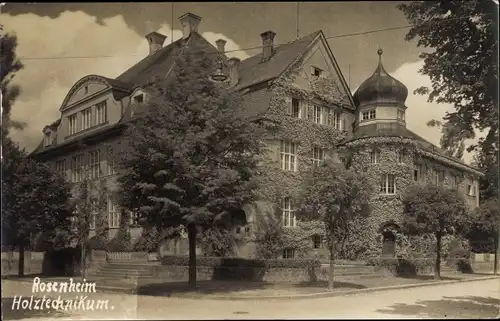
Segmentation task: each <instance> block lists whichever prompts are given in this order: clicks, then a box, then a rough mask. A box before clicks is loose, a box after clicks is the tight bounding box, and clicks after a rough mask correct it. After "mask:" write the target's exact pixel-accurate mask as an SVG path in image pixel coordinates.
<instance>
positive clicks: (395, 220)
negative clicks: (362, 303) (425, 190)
mask: <svg viewBox="0 0 500 321" xmlns="http://www.w3.org/2000/svg"><path fill="white" fill-rule="evenodd" d="M345 147H346V149H345V151H344V155H345V156H346V157H348V158H349V162H350V164H351V166H352V167H353V168H355V169H356V170H357V171H362V172H365V173H366V175H367V176H368V177H369V178H370V182H371V184H373V187H374V189H373V190H374V192H373V196H372V199H371V215H370V217H369V218H368V219H367V221H366V222H365V224H366V226H365V228H364V229H363V234H360V235H359V237H358V238H357V240H356V241H354V242H357V243H359V244H363V246H362V247H364V248H366V251H365V253H359V255H360V256H362V257H371V256H377V255H380V254H381V251H382V242H383V237H382V231H383V228H384V226H389V225H390V224H391V223H392V224H395V225H396V226H399V225H400V224H401V222H402V220H404V216H403V204H402V197H403V195H404V193H405V192H406V190H407V188H408V187H409V186H411V185H413V184H416V183H427V184H436V179H437V176H436V173H437V171H443V173H444V176H443V177H442V181H443V184H444V185H445V186H448V187H452V186H453V184H454V179H453V177H456V184H457V188H458V190H459V191H461V192H462V193H463V195H464V198H465V199H466V201H467V200H468V201H469V204H470V205H471V206H472V207H473V206H475V204H476V199H475V198H472V197H470V196H467V195H465V194H466V185H467V184H470V182H471V181H474V180H477V176H476V175H475V173H473V172H469V171H467V172H466V171H464V170H463V169H466V168H463V166H462V165H458V164H453V165H452V164H450V163H448V164H446V163H445V162H443V161H441V162H440V161H439V160H443V159H442V158H441V159H440V158H439V156H434V157H432V158H430V157H428V152H426V151H425V150H422V149H421V148H420V147H419V145H418V144H417V143H416V142H415V141H412V140H410V139H405V138H399V137H371V138H363V139H359V140H355V141H351V142H348V143H347V144H345ZM373 150H376V151H378V158H377V162H376V163H371V157H370V153H371V152H372V151H373ZM401 152H403V154H402V155H403V157H402V159H400V158H399V154H400V153H401ZM400 160H401V161H400ZM417 165H420V167H419V173H418V176H417V179H418V181H415V172H414V170H415V168H416V167H417ZM457 165H458V166H457ZM457 167H458V168H457ZM461 167H462V168H461ZM384 174H392V175H394V176H395V194H394V195H384V194H381V193H380V182H381V179H382V176H383V175H384ZM353 238H356V237H355V236H354V235H353ZM397 250H398V248H396V251H397ZM396 254H399V253H396Z"/></svg>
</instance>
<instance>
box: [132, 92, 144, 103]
mask: <svg viewBox="0 0 500 321" xmlns="http://www.w3.org/2000/svg"><path fill="white" fill-rule="evenodd" d="M143 102H144V94H140V95H137V96H135V97H134V103H136V104H142V103H143Z"/></svg>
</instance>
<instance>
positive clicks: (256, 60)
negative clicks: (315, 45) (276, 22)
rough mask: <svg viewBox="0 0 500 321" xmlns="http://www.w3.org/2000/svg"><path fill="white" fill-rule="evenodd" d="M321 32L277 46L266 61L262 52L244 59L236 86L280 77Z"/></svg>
mask: <svg viewBox="0 0 500 321" xmlns="http://www.w3.org/2000/svg"><path fill="white" fill-rule="evenodd" d="M320 33H321V31H316V32H313V33H311V34H309V35H307V36H305V37H302V38H300V39H297V40H295V41H293V42H290V43H287V44H282V45H278V46H276V47H275V49H274V54H273V56H272V57H271V59H269V60H267V61H265V62H262V53H259V54H257V55H255V56H252V57H249V58H247V59H245V60H242V61H241V63H240V68H239V74H240V79H239V83H238V84H237V86H236V88H245V87H248V86H251V85H254V84H258V83H260V82H263V81H267V80H271V79H274V78H276V77H278V76H279V75H280V74H281V73H282V72H283V71H285V70H286V69H287V67H288V66H290V64H292V63H293V62H294V60H295V59H297V58H298V57H299V56H300V55H301V54H303V53H304V52H305V51H306V48H307V47H308V46H309V45H310V44H311V42H312V41H313V40H314V39H316V37H317V36H318V35H319V34H320Z"/></svg>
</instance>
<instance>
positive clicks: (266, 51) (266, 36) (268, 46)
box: [260, 30, 276, 61]
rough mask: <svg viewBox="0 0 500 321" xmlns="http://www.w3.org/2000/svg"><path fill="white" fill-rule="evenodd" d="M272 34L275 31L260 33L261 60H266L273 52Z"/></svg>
mask: <svg viewBox="0 0 500 321" xmlns="http://www.w3.org/2000/svg"><path fill="white" fill-rule="evenodd" d="M274 36H276V33H275V32H273V31H271V30H269V31H266V32H263V33H261V34H260V37H261V38H262V61H267V60H269V59H270V58H271V56H272V55H273V53H274Z"/></svg>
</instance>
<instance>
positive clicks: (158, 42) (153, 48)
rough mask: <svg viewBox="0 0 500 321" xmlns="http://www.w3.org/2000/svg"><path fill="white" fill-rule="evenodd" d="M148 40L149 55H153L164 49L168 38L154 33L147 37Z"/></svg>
mask: <svg viewBox="0 0 500 321" xmlns="http://www.w3.org/2000/svg"><path fill="white" fill-rule="evenodd" d="M146 39H147V40H148V43H149V55H152V54H154V53H155V52H157V51H158V50H160V49H161V48H162V47H163V43H164V42H165V39H167V37H166V36H164V35H162V34H161V33H158V32H156V31H153V32H151V33H148V34H147V35H146Z"/></svg>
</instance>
